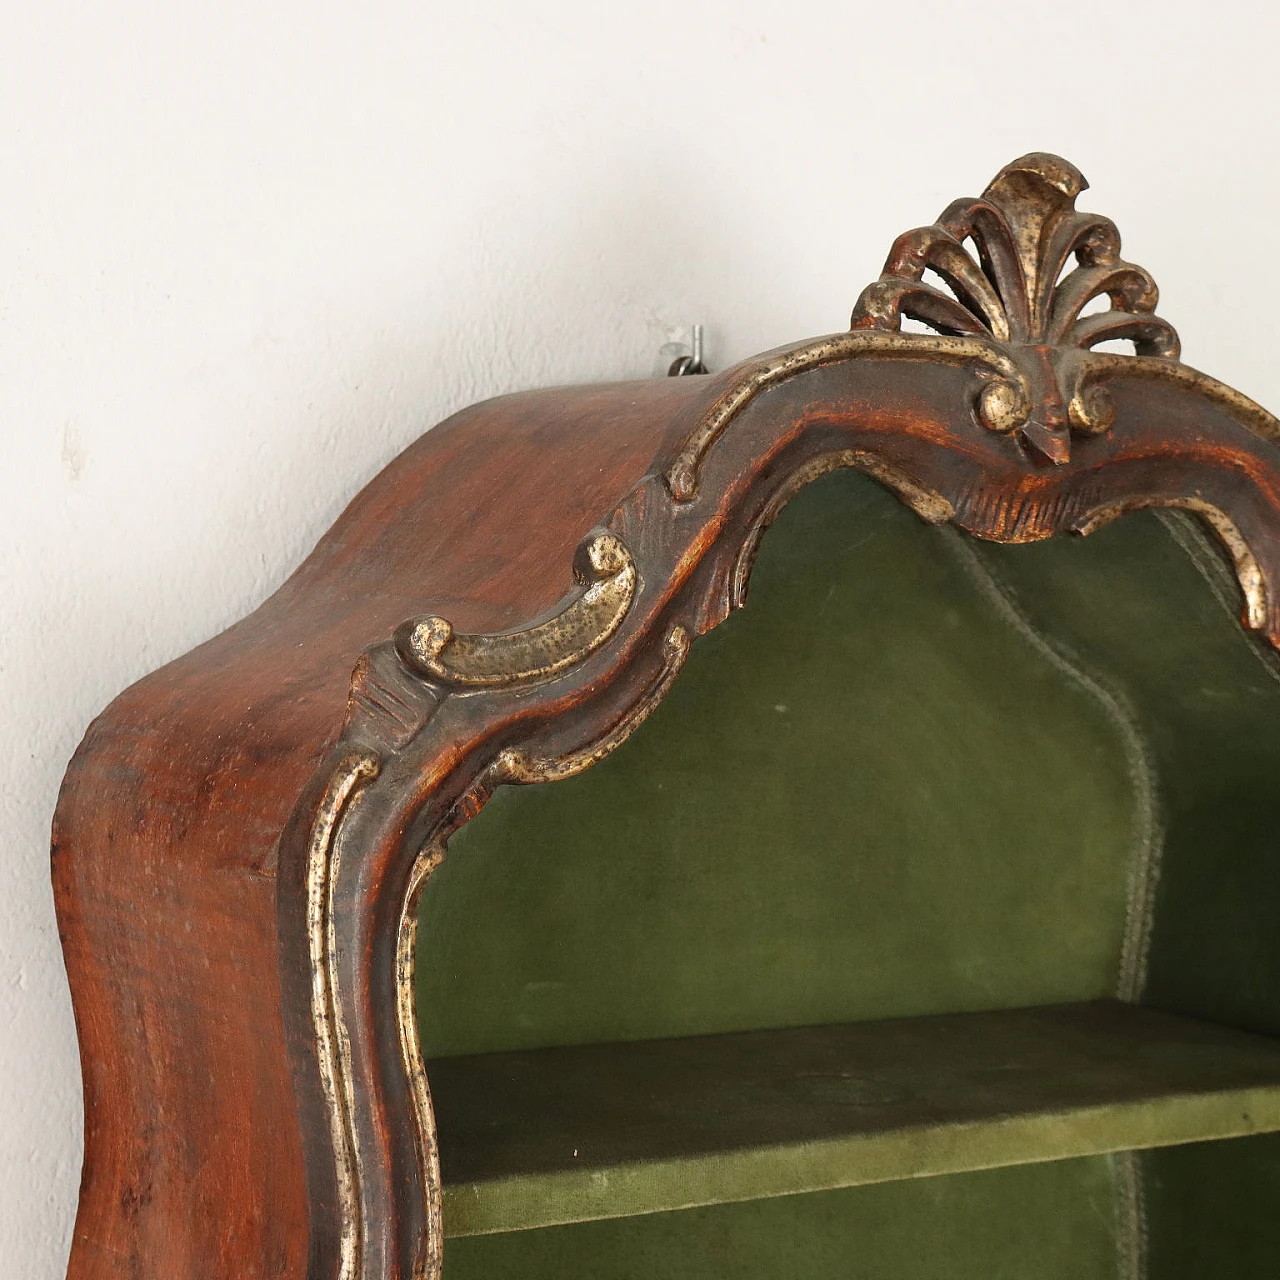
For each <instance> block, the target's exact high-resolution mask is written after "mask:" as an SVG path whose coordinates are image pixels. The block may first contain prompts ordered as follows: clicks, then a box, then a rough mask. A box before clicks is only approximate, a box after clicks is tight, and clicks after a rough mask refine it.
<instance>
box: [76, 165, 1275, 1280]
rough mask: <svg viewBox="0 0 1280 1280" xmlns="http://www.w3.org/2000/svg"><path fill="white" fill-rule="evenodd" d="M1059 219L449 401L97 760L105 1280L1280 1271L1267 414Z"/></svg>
mask: <svg viewBox="0 0 1280 1280" xmlns="http://www.w3.org/2000/svg"><path fill="white" fill-rule="evenodd" d="M1084 186H1085V183H1084V181H1083V179H1082V177H1081V176H1080V174H1079V173H1078V172H1077V171H1076V170H1075V169H1074V168H1073V167H1072V166H1071V165H1069V164H1067V163H1066V162H1065V161H1062V160H1060V159H1058V158H1056V157H1053V156H1049V155H1043V154H1035V155H1030V156H1025V157H1023V158H1022V159H1021V160H1018V161H1016V162H1015V163H1014V164H1012V165H1010V166H1008V167H1007V168H1006V169H1004V170H1002V171H1001V173H1000V174H999V175H998V176H997V177H996V179H995V180H994V181H993V182H992V183H991V185H990V186H989V187H988V188H987V191H986V192H985V194H984V195H983V196H982V197H981V198H980V199H968V200H961V201H958V202H956V203H955V204H953V205H951V206H950V207H949V208H948V209H947V210H946V211H945V212H944V213H943V214H942V215H941V217H940V218H939V220H938V222H937V223H936V224H934V225H933V226H929V227H925V228H922V229H920V230H917V231H913V232H909V233H907V234H906V235H904V236H902V237H901V238H900V239H899V240H898V241H897V243H896V244H895V245H894V247H893V250H892V252H891V254H890V257H889V260H888V263H887V264H886V267H885V271H884V273H883V275H882V276H881V278H880V279H879V280H878V281H877V282H875V283H874V284H872V285H871V286H869V287H868V288H867V289H866V290H865V291H864V293H863V294H862V297H861V298H860V299H859V301H858V304H857V306H856V308H855V311H854V316H853V325H852V328H851V329H850V330H849V331H848V332H847V333H839V334H835V335H831V336H828V337H823V338H819V339H816V340H813V341H808V342H803V343H800V344H798V345H796V346H793V347H788V348H784V349H782V350H779V351H775V352H771V353H768V354H766V355H764V356H761V357H759V358H757V359H754V360H751V361H748V362H746V363H745V364H741V365H738V366H736V367H734V368H732V369H729V370H727V371H726V372H724V373H721V374H717V375H714V376H708V377H687V378H675V379H655V380H651V381H648V382H636V383H626V384H620V385H614V386H592V387H578V388H570V389H558V390H552V391H540V392H531V393H526V394H521V395H516V396H508V397H504V398H502V399H499V400H494V401H491V402H488V403H486V404H482V405H478V406H476V407H474V408H471V409H469V410H467V411H465V412H464V413H461V414H458V415H457V416H456V417H454V418H451V419H450V420H449V421H448V422H446V423H443V424H442V425H440V426H439V427H437V428H436V429H435V430H433V431H431V432H430V433H428V434H427V435H425V436H424V437H423V438H422V439H421V440H419V441H418V442H417V443H416V444H414V445H412V446H411V447H410V448H409V449H407V450H406V451H405V452H404V453H403V454H402V455H401V456H400V457H399V458H397V459H396V460H395V461H394V462H393V463H392V464H391V465H390V466H389V467H387V469H386V470H385V471H384V472H383V473H382V474H381V475H380V476H378V477H377V478H376V479H375V480H374V481H373V482H372V483H371V484H369V485H368V486H367V487H366V488H365V489H364V490H363V491H362V492H361V493H360V494H359V495H357V497H356V498H355V499H354V501H353V502H352V504H351V506H350V507H349V508H348V509H347V511H346V512H345V513H344V514H343V516H342V517H341V518H340V519H339V521H338V522H337V524H336V525H335V526H334V527H333V529H332V530H330V532H329V533H328V534H327V535H326V536H325V537H324V538H323V539H322V541H321V542H320V544H319V546H318V547H317V548H316V550H315V551H314V552H313V553H312V554H311V556H310V557H309V558H308V559H307V560H306V561H305V562H304V563H303V565H302V566H301V567H300V568H299V569H298V570H297V572H296V573H295V574H294V575H293V576H292V577H291V578H290V579H289V580H288V582H286V583H285V585H284V586H283V587H281V588H280V590H279V591H278V592H276V594H275V595H273V596H272V597H271V598H270V599H269V600H268V601H267V602H266V603H265V604H263V605H262V606H261V608H259V609H258V610H257V611H255V612H254V613H253V614H251V615H250V616H249V617H248V618H246V619H245V620H244V621H242V622H240V623H238V624H237V625H236V626H234V627H232V628H231V629H230V630H229V631H227V632H225V633H224V634H222V635H221V636H218V637H217V638H216V639H214V640H211V641H209V642H208V643H207V644H204V645H202V646H201V647H200V648H198V649H196V650H195V651H194V652H192V653H191V654H189V655H188V656H187V657H185V658H182V659H180V660H179V661H177V662H174V663H171V664H170V665H168V666H167V667H165V668H164V669H163V670H161V671H158V672H156V673H155V674H154V675H152V676H150V677H148V678H147V679H145V680H143V681H141V682H140V683H139V684H137V685H135V686H134V687H133V688H131V689H129V690H128V691H127V692H125V693H124V694H122V695H121V696H120V697H119V698H118V699H117V700H116V701H115V702H114V703H113V704H112V705H111V706H110V707H109V708H108V709H107V710H106V711H105V712H104V713H103V714H102V716H100V717H99V718H98V719H97V720H96V721H95V722H94V723H93V724H92V725H91V727H90V729H89V731H88V733H87V735H86V737H85V740H84V743H83V745H82V746H81V748H80V749H79V751H78V752H77V754H76V756H75V758H74V760H73V762H72V764H71V766H70V769H69V770H68V773H67V779H66V783H65V786H64V789H63V793H62V796H61V800H60V803H59V807H58V812H57V817H56V820H55V828H54V842H53V847H54V881H55V885H56V891H57V903H58V911H59V919H60V924H61V930H62V939H63V944H64V947H65V952H66V959H67V968H68V973H69V977H70V980H71V986H72V992H73V995H74V1000H75V1008H76V1015H77V1020H78V1026H79V1033H80V1044H81V1052H82V1058H83V1064H84V1081H85V1097H86V1153H85V1168H84V1181H83V1187H82V1193H81V1203H80V1211H79V1218H78V1221H77V1225H76V1231H75V1240H74V1246H73V1250H72V1257H71V1267H70V1276H71V1277H72V1280H108V1278H110V1280H126V1278H128V1280H258V1278H261V1280H267V1278H268V1277H270V1278H272V1280H304V1278H305V1280H436V1277H439V1276H440V1275H441V1274H442V1268H443V1275H444V1276H445V1277H446V1280H472V1278H479V1277H508V1276H520V1277H527V1278H529V1280H541V1278H542V1277H547V1278H549V1277H552V1276H555V1277H565V1276H581V1277H591V1278H592V1280H623V1278H624V1277H638V1276H646V1277H649V1276H653V1277H661V1276H675V1275H680V1276H690V1277H694V1276H705V1277H716V1278H717V1280H724V1278H741V1280H747V1278H748V1277H763V1278H773V1277H779V1278H780V1277H794V1276H803V1277H806V1278H807V1280H835V1277H841V1280H849V1278H855V1280H891V1278H895V1277H903V1278H907V1277H910V1278H911V1280H934V1278H936V1280H943V1278H944V1277H945V1278H946V1280H968V1278H969V1277H972V1278H973V1280H997V1278H999V1280H1013V1278H1017V1280H1059V1278H1061V1280H1067V1277H1070V1278H1071V1280H1103V1278H1104V1277H1106V1278H1112V1277H1115V1278H1116V1280H1138V1278H1139V1277H1144V1276H1149V1277H1151V1278H1152V1280H1164V1278H1169V1280H1175V1278H1176V1280H1183V1278H1190V1277H1204V1276H1209V1275H1215V1276H1216V1275H1230V1276H1231V1277H1233V1280H1248V1278H1251V1277H1257V1278H1258V1280H1262V1278H1263V1277H1266V1278H1267V1280H1272V1278H1273V1277H1274V1276H1275V1275H1276V1274H1277V1270H1278V1269H1280V1212H1277V1207H1278V1206H1280V1136H1277V1135H1280V1040H1277V1039H1276V1037H1277V1036H1280V931H1277V929H1276V928H1275V912H1276V905H1277V903H1278V902H1280V858H1277V856H1276V854H1277V849H1276V842H1277V832H1280V789H1278V788H1277V785H1276V778H1277V777H1280V658H1278V657H1277V653H1276V649H1277V646H1280V422H1277V420H1276V419H1275V418H1273V417H1272V416H1271V415H1269V414H1268V413H1266V412H1265V411H1264V410H1262V409H1261V408H1259V407H1258V406H1257V405H1256V404H1254V403H1252V402H1251V401H1249V400H1247V399H1246V398H1245V397H1244V396H1242V395H1240V394H1239V393H1237V392H1235V391H1233V390H1231V389H1230V388H1228V387H1226V386H1224V385H1222V384H1221V383H1219V382H1216V381H1215V380H1213V379H1212V378H1210V377H1207V376H1205V375H1203V374H1200V373H1198V372H1196V371H1194V370H1193V369H1191V368H1189V367H1188V366H1186V365H1184V364H1182V363H1180V360H1179V347H1178V340H1177V337H1176V334H1175V332H1174V330H1173V329H1172V328H1171V327H1170V325H1169V324H1168V323H1167V322H1166V321H1165V320H1163V319H1162V318H1161V317H1159V316H1158V315H1157V314H1156V297H1157V294H1156V287H1155V284H1154V283H1153V281H1152V279H1151V277H1150V276H1149V275H1148V274H1147V272H1146V271H1144V270H1143V269H1142V268H1140V267H1136V266H1133V265H1132V264H1130V263H1127V262H1125V261H1123V260H1122V259H1121V257H1120V242H1119V237H1118V235H1117V232H1116V229H1115V227H1114V226H1113V225H1112V223H1111V222H1110V221H1108V220H1107V219H1106V218H1102V217H1098V216H1096V215H1093V214H1087V213H1081V212H1078V211H1077V210H1076V208H1075V201H1076V198H1077V196H1078V195H1079V193H1080V192H1081V191H1082V190H1083V189H1084ZM904 321H905V322H915V328H916V329H917V330H918V329H921V328H924V329H927V330H928V331H926V332H919V331H908V330H909V329H910V325H908V326H906V327H905V328H904ZM1116 341H1123V342H1128V343H1131V344H1132V347H1133V351H1134V353H1133V354H1129V353H1128V352H1124V353H1119V352H1113V351H1104V350H1100V349H1099V348H1100V347H1101V346H1102V345H1103V344H1111V343H1114V342H1116ZM1122 515H1123V516H1124V518H1123V519H1119V520H1117V519H1116V517H1119V516H1122ZM1068 533H1074V534H1089V535H1091V536H1090V537H1089V538H1087V539H1080V538H1058V537H1056V536H1055V535H1058V534H1068ZM748 580H750V586H751V596H750V604H749V606H748V607H747V608H746V609H745V610H744V611H743V612H742V613H740V614H735V612H734V611H735V610H736V609H737V608H738V607H739V606H742V605H744V604H746V603H747V588H748ZM1241 619H1243V624H1244V625H1243V627H1242V626H1240V621H1241ZM633 735H634V736H633ZM515 784H535V785H515ZM446 852H447V857H446Z"/></svg>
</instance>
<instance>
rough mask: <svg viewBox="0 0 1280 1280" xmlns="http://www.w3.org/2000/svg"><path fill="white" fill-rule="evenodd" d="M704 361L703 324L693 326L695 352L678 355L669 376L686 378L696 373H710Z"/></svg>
mask: <svg viewBox="0 0 1280 1280" xmlns="http://www.w3.org/2000/svg"><path fill="white" fill-rule="evenodd" d="M710 372H711V370H710V369H708V368H707V366H706V365H705V364H704V363H703V362H702V326H701V325H700V324H695V325H694V326H693V354H692V355H682V356H677V357H676V358H675V359H674V360H673V361H672V362H671V367H670V368H669V369H668V370H667V377H668V378H685V377H688V376H689V375H690V374H695V373H710Z"/></svg>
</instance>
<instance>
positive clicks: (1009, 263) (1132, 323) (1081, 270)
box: [852, 151, 1180, 360]
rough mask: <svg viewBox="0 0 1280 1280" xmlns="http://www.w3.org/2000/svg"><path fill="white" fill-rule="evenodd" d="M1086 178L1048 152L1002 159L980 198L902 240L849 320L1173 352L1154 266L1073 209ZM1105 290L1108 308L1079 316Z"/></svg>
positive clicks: (1022, 341) (860, 324)
mask: <svg viewBox="0 0 1280 1280" xmlns="http://www.w3.org/2000/svg"><path fill="white" fill-rule="evenodd" d="M1088 186H1089V184H1088V182H1086V181H1085V178H1084V174H1082V173H1081V172H1080V170H1079V169H1077V168H1076V167H1075V165H1073V164H1071V163H1069V162H1068V161H1066V160H1063V159H1062V158H1061V157H1060V156H1054V155H1049V154H1048V153H1047V152H1044V151H1035V152H1032V153H1031V154H1030V155H1025V156H1022V157H1021V158H1019V159H1017V160H1015V161H1014V162H1013V163H1012V164H1008V165H1006V166H1005V167H1004V168H1003V169H1001V170H1000V172H999V173H998V174H996V176H995V177H994V178H993V179H992V180H991V182H990V183H989V184H988V186H987V189H986V190H985V191H984V192H983V193H982V196H981V197H980V198H979V199H977V200H972V199H963V200H957V201H955V202H954V203H953V204H951V205H949V206H948V207H947V208H946V209H944V210H943V211H942V213H941V214H940V215H939V217H938V221H937V222H935V223H934V224H933V225H932V226H928V227H917V228H916V229H915V230H914V231H908V232H906V233H905V234H903V235H901V236H899V237H898V239H897V240H896V241H895V242H894V245H893V248H892V249H890V251H889V257H888V259H887V260H886V262H885V264H884V270H883V271H882V272H881V275H880V278H879V280H877V281H875V282H874V283H873V284H870V285H868V286H867V287H866V288H865V289H864V290H863V291H862V296H861V297H860V298H859V299H858V302H857V305H856V306H855V307H854V310H853V325H852V327H853V328H854V329H882V330H892V331H896V330H898V329H900V328H901V325H902V320H903V318H904V317H908V318H910V319H912V320H917V321H919V322H921V323H923V324H927V325H929V326H931V327H932V328H934V329H936V330H937V331H938V332H939V333H954V334H970V335H981V336H985V337H990V338H993V339H994V340H995V341H997V342H1001V343H1009V344H1011V345H1015V346H1018V345H1042V346H1049V347H1062V348H1072V347H1074V348H1083V349H1087V348H1090V347H1094V346H1096V345H1097V344H1098V343H1100V342H1108V341H1111V340H1113V339H1116V338H1127V339H1129V340H1131V341H1132V342H1133V343H1134V346H1135V348H1136V350H1137V351H1138V352H1139V354H1142V355H1150V356H1158V357H1161V358H1163V359H1168V360H1177V358H1178V354H1179V350H1180V348H1179V342H1178V335H1177V333H1176V332H1175V331H1174V329H1173V326H1172V325H1170V324H1169V322H1168V321H1167V320H1165V319H1163V318H1162V317H1160V316H1157V315H1156V314H1155V309H1156V304H1157V303H1158V302H1159V300H1160V291H1159V289H1157V288H1156V282H1155V281H1154V280H1153V279H1152V277H1151V274H1150V273H1149V272H1148V271H1146V270H1144V269H1143V268H1142V267H1139V266H1135V265H1134V264H1133V263H1132V262H1125V261H1124V259H1123V258H1121V257H1120V233H1119V232H1118V231H1117V230H1116V226H1115V223H1113V222H1112V221H1111V219H1110V218H1104V217H1101V216H1100V215H1099V214H1096V213H1081V212H1079V211H1078V210H1077V209H1076V207H1075V203H1076V197H1077V196H1079V195H1080V193H1081V192H1082V191H1085V190H1087V189H1088ZM1073 257H1074V258H1075V260H1076V265H1075V266H1074V267H1073V268H1070V269H1068V268H1069V267H1070V262H1071V259H1072V258H1073ZM926 272H931V273H932V274H933V275H934V276H936V277H937V278H938V280H939V281H940V282H941V284H942V285H943V286H944V288H937V287H935V286H934V285H932V284H930V283H929V282H928V281H927V280H926V279H925V273H926ZM946 290H950V292H947V291H946ZM1101 297H1106V298H1107V299H1108V300H1109V302H1110V307H1109V308H1108V309H1107V310H1106V311H1102V312H1098V313H1096V314H1092V315H1087V316H1086V315H1083V314H1082V312H1083V310H1084V308H1085V307H1086V306H1088V304H1089V303H1090V302H1092V301H1093V300H1094V299H1095V298H1101Z"/></svg>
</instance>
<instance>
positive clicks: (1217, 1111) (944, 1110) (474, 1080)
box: [431, 1000, 1280, 1236]
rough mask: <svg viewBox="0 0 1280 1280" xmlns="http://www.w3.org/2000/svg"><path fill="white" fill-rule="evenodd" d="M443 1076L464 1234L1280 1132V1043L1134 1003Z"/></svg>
mask: <svg viewBox="0 0 1280 1280" xmlns="http://www.w3.org/2000/svg"><path fill="white" fill-rule="evenodd" d="M431 1075H432V1078H433V1080H434V1082H435V1089H436V1109H437V1117H438V1124H439V1131H440V1143H441V1158H442V1165H443V1175H444V1182H445V1191H444V1205H445V1222H446V1223H447V1230H448V1234H449V1235H454V1236H467V1235H481V1234H488V1233H492V1232H504V1231H518V1230H525V1229H529V1228H535V1227H545V1226H553V1225H556V1224H560V1223H565V1222H577V1221H586V1220H590V1219H598V1218H616V1217H630V1216H634V1215H638V1214H646V1213H655V1212H661V1211H664V1210H670V1209H683V1208H690V1207H693V1206H697V1205H709V1204H723V1203H729V1202H734V1201H742V1200H754V1199H762V1198H767V1197H773V1196H784V1195H790V1194H795V1193H798V1192H807V1191H820V1190H831V1189H834V1188H837V1187H849V1186H858V1185H864V1184H868V1183H874V1182H889V1181H894V1180H897V1179H904V1178H918V1177H925V1176H929V1175H935V1174H947V1173H959V1172H964V1171H967V1170H976V1169H988V1168H995V1167H999V1166H1004V1165H1015V1164H1025V1163H1033V1162H1040V1161H1046V1160H1057V1159H1065V1158H1068V1157H1073V1156H1084V1155H1098V1154H1103V1153H1106V1152H1113V1151H1121V1150H1132V1149H1143V1148H1151V1147H1162V1146H1172V1145H1176V1144H1181V1143H1189V1142H1199V1141H1204V1140H1206V1139H1213V1138H1229V1137H1240V1136H1244V1135H1248V1134H1254V1133H1263V1132H1273V1131H1276V1130H1280V1042H1277V1041H1273V1040H1271V1039H1270V1038H1267V1037H1263V1036H1255V1035H1250V1034H1247V1033H1244V1032H1239V1031H1234V1030H1230V1029H1227V1028H1223V1027H1219V1026H1214V1025H1212V1024H1210V1023H1206V1022H1201V1021H1197V1020H1195V1019H1190V1018H1184V1017H1175V1016H1172V1015H1169V1014H1163V1013H1159V1012H1156V1011H1154V1010H1151V1009H1144V1008H1140V1007H1137V1006H1133V1005H1125V1004H1122V1003H1120V1002H1119V1001H1113V1000H1102V1001H1092V1002H1089V1003H1084V1004H1073V1005H1061V1006H1056V1007H1051V1008H1039V1009H1019V1010H1012V1011H1004V1012H994V1013H976V1014H950V1015H942V1016H938V1017H930V1018H896V1019H890V1020H885V1021H881V1022H870V1023H852V1024H845V1025H839V1026H827V1027H799V1028H790V1029H785V1030H778V1031H759V1032H744V1033H739V1034H733V1035H711V1036H690V1037H684V1038H680V1039H674V1040H655V1041H648V1042H643V1043H636V1044H603V1045H583V1046H576V1047H571V1048H554V1049H541V1050H531V1051H527V1052H515V1053H493V1054H479V1055H472V1056H465V1057H457V1058H444V1059H440V1060H437V1061H435V1062H433V1063H432V1064H431Z"/></svg>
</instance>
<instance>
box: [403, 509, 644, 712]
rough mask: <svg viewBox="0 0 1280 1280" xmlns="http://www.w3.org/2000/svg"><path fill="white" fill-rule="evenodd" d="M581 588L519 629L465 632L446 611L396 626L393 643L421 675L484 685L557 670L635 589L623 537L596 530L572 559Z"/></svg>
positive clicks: (603, 631)
mask: <svg viewBox="0 0 1280 1280" xmlns="http://www.w3.org/2000/svg"><path fill="white" fill-rule="evenodd" d="M574 572H575V576H576V577H577V579H578V581H579V583H580V584H583V585H585V587H586V590H585V591H583V592H582V594H581V595H580V596H579V597H578V598H577V599H575V600H574V601H572V602H571V603H570V604H568V605H566V606H565V607H564V608H563V609H561V610H560V611H559V612H557V613H556V614H555V615H554V616H553V617H551V618H549V619H548V620H547V621H546V622H542V623H539V624H538V625H536V626H533V627H529V628H527V629H525V630H522V631H508V632H502V633H499V634H496V635H464V634H460V633H458V632H455V631H454V629H453V627H452V625H451V624H450V623H449V622H448V621H446V620H445V619H444V618H437V617H428V618H419V619H417V620H416V621H413V622H406V623H405V624H404V625H403V626H402V627H400V629H399V630H398V631H397V632H396V647H397V648H398V649H399V652H400V656H401V657H402V658H403V659H404V661H405V662H406V663H407V664H408V665H409V666H410V667H411V668H413V669H414V670H415V671H417V672H418V673H419V674H421V675H424V676H429V677H431V678H432V679H435V680H439V681H441V682H443V683H445V684H453V685H464V686H470V687H485V686H497V685H510V684H521V683H524V682H526V681H530V680H540V679H546V678H547V677H549V676H554V675H557V674H558V673H559V672H561V671H564V670H566V669H567V668H569V667H571V666H573V665H574V664H575V663H577V662H581V661H582V660H583V658H585V657H587V655H588V654H590V653H592V652H594V651H595V650H596V649H598V648H599V647H600V646H601V645H602V644H604V642H605V641H606V640H608V638H609V637H610V636H611V635H613V633H614V632H615V631H616V630H617V629H618V625H619V624H620V623H621V622H622V619H623V618H624V617H625V616H626V613H627V610H628V608H630V606H631V600H632V598H633V597H634V595H635V592H636V584H637V575H636V567H635V562H634V561H633V560H632V558H631V553H630V552H629V551H628V550H627V548H626V546H625V545H624V544H623V542H622V540H621V539H620V538H619V537H618V536H617V535H616V534H612V533H597V534H595V535H594V536H593V537H591V538H589V539H588V540H587V541H586V542H585V543H584V544H583V546H582V548H581V550H580V552H579V556H578V559H577V562H576V563H575V566H574Z"/></svg>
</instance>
